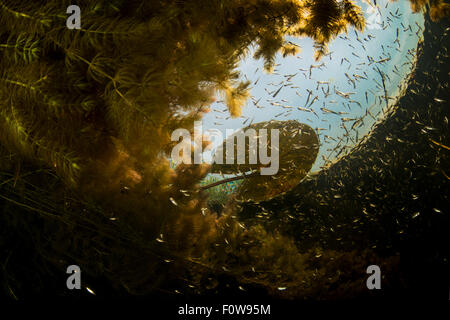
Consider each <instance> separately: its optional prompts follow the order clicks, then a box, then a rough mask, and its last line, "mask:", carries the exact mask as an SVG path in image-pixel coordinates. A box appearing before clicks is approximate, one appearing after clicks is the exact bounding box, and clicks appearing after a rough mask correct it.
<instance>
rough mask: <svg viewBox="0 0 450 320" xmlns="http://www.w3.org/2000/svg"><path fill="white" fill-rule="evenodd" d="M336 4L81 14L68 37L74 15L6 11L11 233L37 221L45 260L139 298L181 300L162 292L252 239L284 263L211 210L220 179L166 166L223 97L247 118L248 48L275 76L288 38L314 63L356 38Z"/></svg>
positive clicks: (155, 4)
mask: <svg viewBox="0 0 450 320" xmlns="http://www.w3.org/2000/svg"><path fill="white" fill-rule="evenodd" d="M341 3H342V4H339V3H338V2H337V1H333V0H326V1H324V0H320V1H294V0H292V1H275V0H252V1H239V0H232V1H226V2H224V1H211V0H201V1H198V0H195V1H183V2H181V1H156V0H155V1H123V0H117V1H93V0H92V1H90V0H86V1H82V2H81V3H80V7H81V8H82V16H83V19H82V21H83V24H82V28H81V29H80V30H68V29H67V28H66V23H65V22H66V21H65V20H66V18H67V16H66V14H65V10H66V7H67V5H68V4H69V2H67V1H63V2H61V1H25V0H22V1H11V0H6V1H0V54H1V57H2V60H1V63H0V131H1V135H0V143H1V144H2V146H4V147H5V148H4V149H2V161H1V167H2V169H3V168H4V171H3V172H2V194H1V197H2V201H4V203H6V205H5V207H4V208H7V209H8V210H6V209H5V212H7V213H8V214H7V215H6V213H5V216H2V219H3V218H4V220H5V224H3V225H5V226H8V225H15V224H16V222H17V220H16V219H20V218H19V217H21V216H19V215H16V214H17V213H18V212H20V213H23V212H27V213H29V212H34V213H37V214H39V217H41V218H42V220H39V219H37V218H35V217H33V218H30V217H28V216H26V217H24V218H22V219H23V221H25V222H27V223H25V224H26V225H27V226H26V228H25V229H24V230H28V229H29V230H30V235H31V236H32V237H33V240H35V246H36V247H35V248H36V252H38V253H39V254H40V256H41V259H42V260H45V261H47V262H50V263H51V264H53V265H55V266H57V267H56V268H57V269H58V270H63V269H65V267H66V266H67V264H68V262H69V261H71V260H72V261H73V260H75V261H76V262H77V263H78V264H80V265H81V266H83V270H84V271H85V272H86V273H88V274H92V275H103V276H106V277H107V278H108V279H109V280H110V281H111V282H112V283H114V284H115V285H117V286H122V287H124V288H126V290H128V291H129V292H132V293H143V292H149V291H152V290H155V288H161V287H166V288H169V289H173V288H178V287H179V286H180V282H170V281H164V280H167V279H170V280H174V279H176V280H179V279H185V277H184V276H185V275H186V274H188V275H189V277H190V281H192V283H194V284H196V285H198V284H200V283H202V282H201V281H202V280H204V279H200V280H199V279H198V278H201V277H203V276H204V275H205V274H207V272H206V271H205V270H208V272H209V271H211V270H212V271H213V272H217V271H218V270H222V268H223V266H224V265H225V264H227V263H228V265H229V264H232V263H230V261H231V262H233V254H234V253H235V252H236V250H237V249H236V247H237V246H239V243H240V242H239V241H238V240H240V239H241V237H243V234H245V235H249V237H250V242H251V241H252V238H255V237H256V236H255V234H256V235H263V241H264V242H265V243H267V246H268V247H270V248H272V249H274V250H273V252H274V251H275V249H277V248H278V247H280V246H281V245H284V244H285V242H284V241H282V242H283V243H281V242H280V241H277V238H276V237H277V235H276V234H275V235H272V234H270V233H265V232H263V230H261V228H254V229H251V230H250V232H246V231H243V230H241V229H243V228H241V226H239V225H238V223H237V222H236V221H234V220H233V219H232V218H230V217H231V216H232V215H231V214H227V215H224V217H223V218H220V219H218V218H217V216H216V215H214V214H213V213H211V212H209V211H208V210H207V209H206V206H205V201H206V199H205V198H206V196H205V194H204V193H202V192H200V190H199V186H198V184H199V181H201V179H202V178H203V177H204V176H205V175H206V174H207V173H208V170H209V168H208V167H207V166H202V165H194V166H179V167H177V168H175V169H173V168H171V167H170V165H169V161H168V160H167V153H168V150H170V148H171V146H172V142H171V141H170V133H171V132H172V131H173V130H174V129H175V128H179V127H192V124H193V122H194V121H195V120H197V119H199V118H200V117H201V115H202V114H203V113H204V112H207V106H208V104H209V103H210V102H211V101H212V100H213V97H214V94H215V93H216V92H220V93H222V94H224V95H225V96H226V98H227V102H228V106H229V110H230V113H231V114H232V115H233V116H237V115H239V113H240V109H241V107H242V105H243V101H244V98H245V97H246V96H247V90H248V84H247V83H246V82H245V81H240V80H239V74H238V73H237V72H236V65H237V63H238V62H239V61H240V59H241V58H242V57H243V56H244V55H245V53H246V52H247V51H248V47H249V46H250V45H252V44H256V45H257V48H258V50H257V53H256V57H264V58H265V60H266V68H267V69H268V70H270V69H271V68H272V67H273V61H274V55H275V54H276V53H277V52H278V51H279V50H281V51H282V53H283V55H286V54H292V53H295V52H296V49H295V48H292V46H291V45H290V44H289V43H288V42H286V41H285V39H284V37H285V36H286V35H297V36H309V37H312V38H313V39H314V40H315V41H316V42H317V45H318V48H319V51H318V52H319V53H318V55H317V57H318V58H319V57H320V56H321V55H323V54H324V52H325V50H326V48H325V45H326V43H327V42H328V41H329V40H331V39H333V37H334V36H336V35H337V34H338V33H339V32H343V31H345V30H346V27H347V26H348V25H353V26H355V27H357V28H359V29H361V28H362V27H363V20H362V16H361V15H360V14H359V12H358V8H357V7H356V6H355V5H353V4H352V3H351V2H350V1H343V2H341ZM22 163H23V164H22ZM55 173H56V174H55ZM11 208H13V209H14V210H13V209H11ZM229 210H230V209H229ZM202 213H203V214H202ZM228 213H229V212H228ZM34 223H39V224H42V225H43V228H42V229H40V228H37V227H33V224H34ZM18 224H20V223H18ZM222 240H223V241H222ZM230 242H232V243H233V245H234V247H230V246H229V245H227V243H228V244H229V243H230ZM216 244H218V245H217V246H216ZM258 246H259V242H258V241H254V245H253V249H252V250H249V254H248V256H247V259H249V261H248V262H247V267H249V266H250V265H252V263H253V262H258V261H260V260H259V258H260V257H259V256H258V255H257V254H256V251H257V250H256V249H254V248H258ZM288 249H289V250H286V251H283V253H277V254H278V255H280V256H279V257H278V258H279V259H287V258H288V257H289V256H290V253H292V252H295V250H296V249H295V246H294V245H289V246H288ZM284 254H285V255H284ZM243 261H244V260H243ZM187 263H188V265H189V266H193V267H192V271H187V270H186V269H187V267H186V264H187ZM295 265H297V264H296V263H292V264H289V265H285V264H282V263H280V264H279V265H278V267H279V268H280V269H285V273H286V274H288V275H295V274H296V272H297V271H298V270H301V268H302V267H301V265H299V266H298V267H297V268H299V269H296V268H295V267H294V266H295ZM247 269H248V268H247ZM196 280H198V281H197V282H196ZM265 283H266V284H267V283H268V282H265ZM270 283H271V282H270ZM200 289H202V288H200ZM200 289H199V290H200Z"/></svg>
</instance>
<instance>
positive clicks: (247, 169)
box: [203, 120, 319, 201]
mask: <svg viewBox="0 0 450 320" xmlns="http://www.w3.org/2000/svg"><path fill="white" fill-rule="evenodd" d="M249 129H250V130H254V131H253V136H251V135H250V136H246V137H245V143H243V144H242V146H240V145H239V143H240V142H239V139H238V138H237V136H240V135H242V134H243V132H246V133H247V132H249V131H248V130H249ZM261 129H263V130H267V131H268V132H271V131H272V130H278V139H279V140H277V141H276V142H277V143H276V144H275V143H274V141H272V139H273V137H272V135H270V138H269V139H267V141H266V144H267V146H268V149H269V150H270V153H273V152H274V151H276V156H277V159H275V160H276V162H277V164H276V169H277V171H276V172H275V173H274V174H269V175H262V173H261V170H262V168H266V167H268V166H269V165H270V166H271V167H272V166H273V165H274V164H273V163H272V162H273V161H274V159H273V158H274V157H273V154H271V161H272V162H270V163H268V164H264V163H262V162H261V161H256V160H261V159H260V157H261V155H259V156H258V159H256V157H257V155H256V151H257V148H253V149H252V147H251V146H250V140H254V141H253V143H254V144H256V141H259V140H260V139H261V136H260V135H261V133H259V134H258V133H257V132H260V130H261ZM230 141H231V143H232V146H234V154H237V153H238V149H240V148H241V147H242V149H243V150H245V156H244V153H243V159H242V160H244V161H243V162H244V163H240V162H239V159H238V158H237V157H236V158H235V159H234V162H233V163H228V162H226V163H224V164H219V163H217V162H215V163H214V164H212V166H211V172H213V173H216V174H223V173H225V174H240V176H239V177H240V178H241V179H244V181H243V183H242V185H241V186H240V187H239V192H238V195H237V198H238V199H241V200H252V201H261V200H268V199H270V198H272V197H274V196H275V195H278V194H281V193H283V192H286V191H288V190H290V189H291V188H293V187H294V186H296V185H297V184H298V183H299V182H300V181H301V180H302V179H303V178H304V177H305V176H306V174H307V173H308V172H309V171H310V169H311V167H312V165H313V163H314V161H315V159H316V157H317V153H318V151H319V139H318V137H317V134H316V132H315V131H314V129H312V128H311V127H310V126H308V125H306V124H302V123H299V122H298V121H295V120H288V121H275V120H272V121H266V122H260V123H255V124H252V125H249V126H248V127H246V128H244V129H241V130H239V131H238V132H236V133H234V134H232V135H230V136H229V137H228V138H227V139H226V140H225V142H224V143H223V145H222V146H221V149H223V150H226V151H227V152H228V149H227V145H228V143H229V142H230ZM259 147H260V148H261V144H260V145H259ZM275 149H276V150H275ZM269 150H267V152H268V151H269ZM260 152H261V150H260ZM219 153H223V152H219ZM216 154H217V153H216ZM252 156H253V158H255V159H254V160H255V161H254V163H252V162H251V161H250V160H251V158H252ZM230 180H232V178H231V179H225V180H224V182H230ZM217 183H218V182H215V183H214V184H213V185H216V184H217ZM206 187H208V186H204V187H203V188H206Z"/></svg>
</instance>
